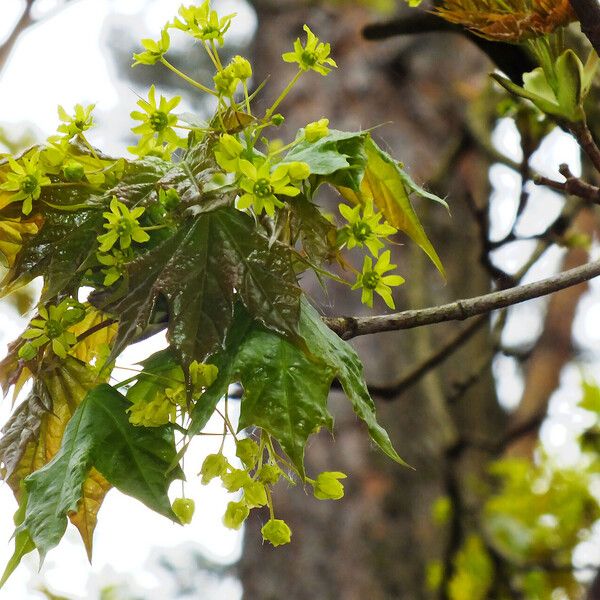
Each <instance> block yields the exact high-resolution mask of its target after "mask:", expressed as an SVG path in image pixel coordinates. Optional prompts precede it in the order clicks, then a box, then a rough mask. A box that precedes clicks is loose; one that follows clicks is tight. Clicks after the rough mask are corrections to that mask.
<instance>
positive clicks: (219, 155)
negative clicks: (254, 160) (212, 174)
mask: <svg viewBox="0 0 600 600" xmlns="http://www.w3.org/2000/svg"><path fill="white" fill-rule="evenodd" d="M243 151H244V146H242V144H241V142H240V141H239V140H238V139H237V138H236V137H234V136H233V135H231V134H229V133H224V134H223V135H222V136H221V137H220V138H219V141H218V142H217V144H216V146H215V151H214V155H215V160H216V161H217V164H218V165H219V166H220V167H221V169H223V170H224V171H227V172H228V173H235V172H237V171H239V165H240V157H241V155H242V152H243Z"/></svg>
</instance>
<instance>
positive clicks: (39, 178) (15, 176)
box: [0, 152, 51, 215]
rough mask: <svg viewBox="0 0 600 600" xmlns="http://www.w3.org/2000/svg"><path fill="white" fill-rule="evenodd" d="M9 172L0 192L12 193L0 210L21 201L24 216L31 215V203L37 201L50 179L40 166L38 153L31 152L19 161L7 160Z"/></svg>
mask: <svg viewBox="0 0 600 600" xmlns="http://www.w3.org/2000/svg"><path fill="white" fill-rule="evenodd" d="M8 164H9V165H10V169H11V172H10V173H7V175H6V181H5V182H4V183H2V184H0V190H6V191H8V192H14V193H13V194H11V195H10V196H9V198H8V199H7V201H5V202H3V203H2V206H0V208H3V207H4V206H6V205H7V204H10V203H12V202H19V201H23V207H22V209H21V210H22V212H23V214H24V215H28V214H29V213H31V211H32V209H33V201H34V200H37V199H38V198H39V197H40V195H41V193H42V187H44V186H46V185H50V183H51V181H50V178H49V177H48V176H47V175H46V170H45V169H44V168H43V167H42V166H41V165H40V153H39V152H33V153H32V154H31V156H30V157H29V158H28V157H27V156H24V157H23V158H22V159H21V160H20V161H16V160H14V159H13V158H11V157H9V158H8Z"/></svg>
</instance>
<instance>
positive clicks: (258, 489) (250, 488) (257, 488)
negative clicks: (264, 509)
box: [244, 481, 267, 508]
mask: <svg viewBox="0 0 600 600" xmlns="http://www.w3.org/2000/svg"><path fill="white" fill-rule="evenodd" d="M244 502H245V503H246V505H247V506H248V508H255V507H258V506H264V505H265V504H266V503H267V492H266V490H265V486H264V484H263V483H260V481H252V482H250V483H248V484H246V485H245V486H244Z"/></svg>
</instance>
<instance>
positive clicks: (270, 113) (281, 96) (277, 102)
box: [265, 71, 302, 120]
mask: <svg viewBox="0 0 600 600" xmlns="http://www.w3.org/2000/svg"><path fill="white" fill-rule="evenodd" d="M300 75H302V71H298V72H297V73H296V74H295V75H294V76H293V77H292V79H291V81H290V82H289V83H288V84H287V85H286V86H285V88H284V90H283V91H282V92H281V94H279V97H278V98H277V100H275V102H273V104H272V105H271V108H269V110H267V112H266V113H265V120H268V119H270V118H271V117H272V116H273V113H274V112H275V110H276V108H277V107H278V106H279V105H280V104H281V103H282V102H283V100H285V97H286V96H287V95H288V94H289V92H290V90H291V89H292V88H293V87H294V85H296V82H297V81H298V79H300Z"/></svg>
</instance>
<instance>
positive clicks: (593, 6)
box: [571, 0, 600, 54]
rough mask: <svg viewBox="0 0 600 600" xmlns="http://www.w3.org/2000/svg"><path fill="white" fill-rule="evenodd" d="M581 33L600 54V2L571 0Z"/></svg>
mask: <svg viewBox="0 0 600 600" xmlns="http://www.w3.org/2000/svg"><path fill="white" fill-rule="evenodd" d="M571 7H572V8H573V10H574V11H575V14H576V15H577V18H578V19H579V22H580V23H581V31H582V32H583V33H584V34H585V36H586V37H587V39H588V40H590V43H591V44H592V46H593V47H594V49H595V50H596V52H597V53H598V54H600V2H598V0H571Z"/></svg>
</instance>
